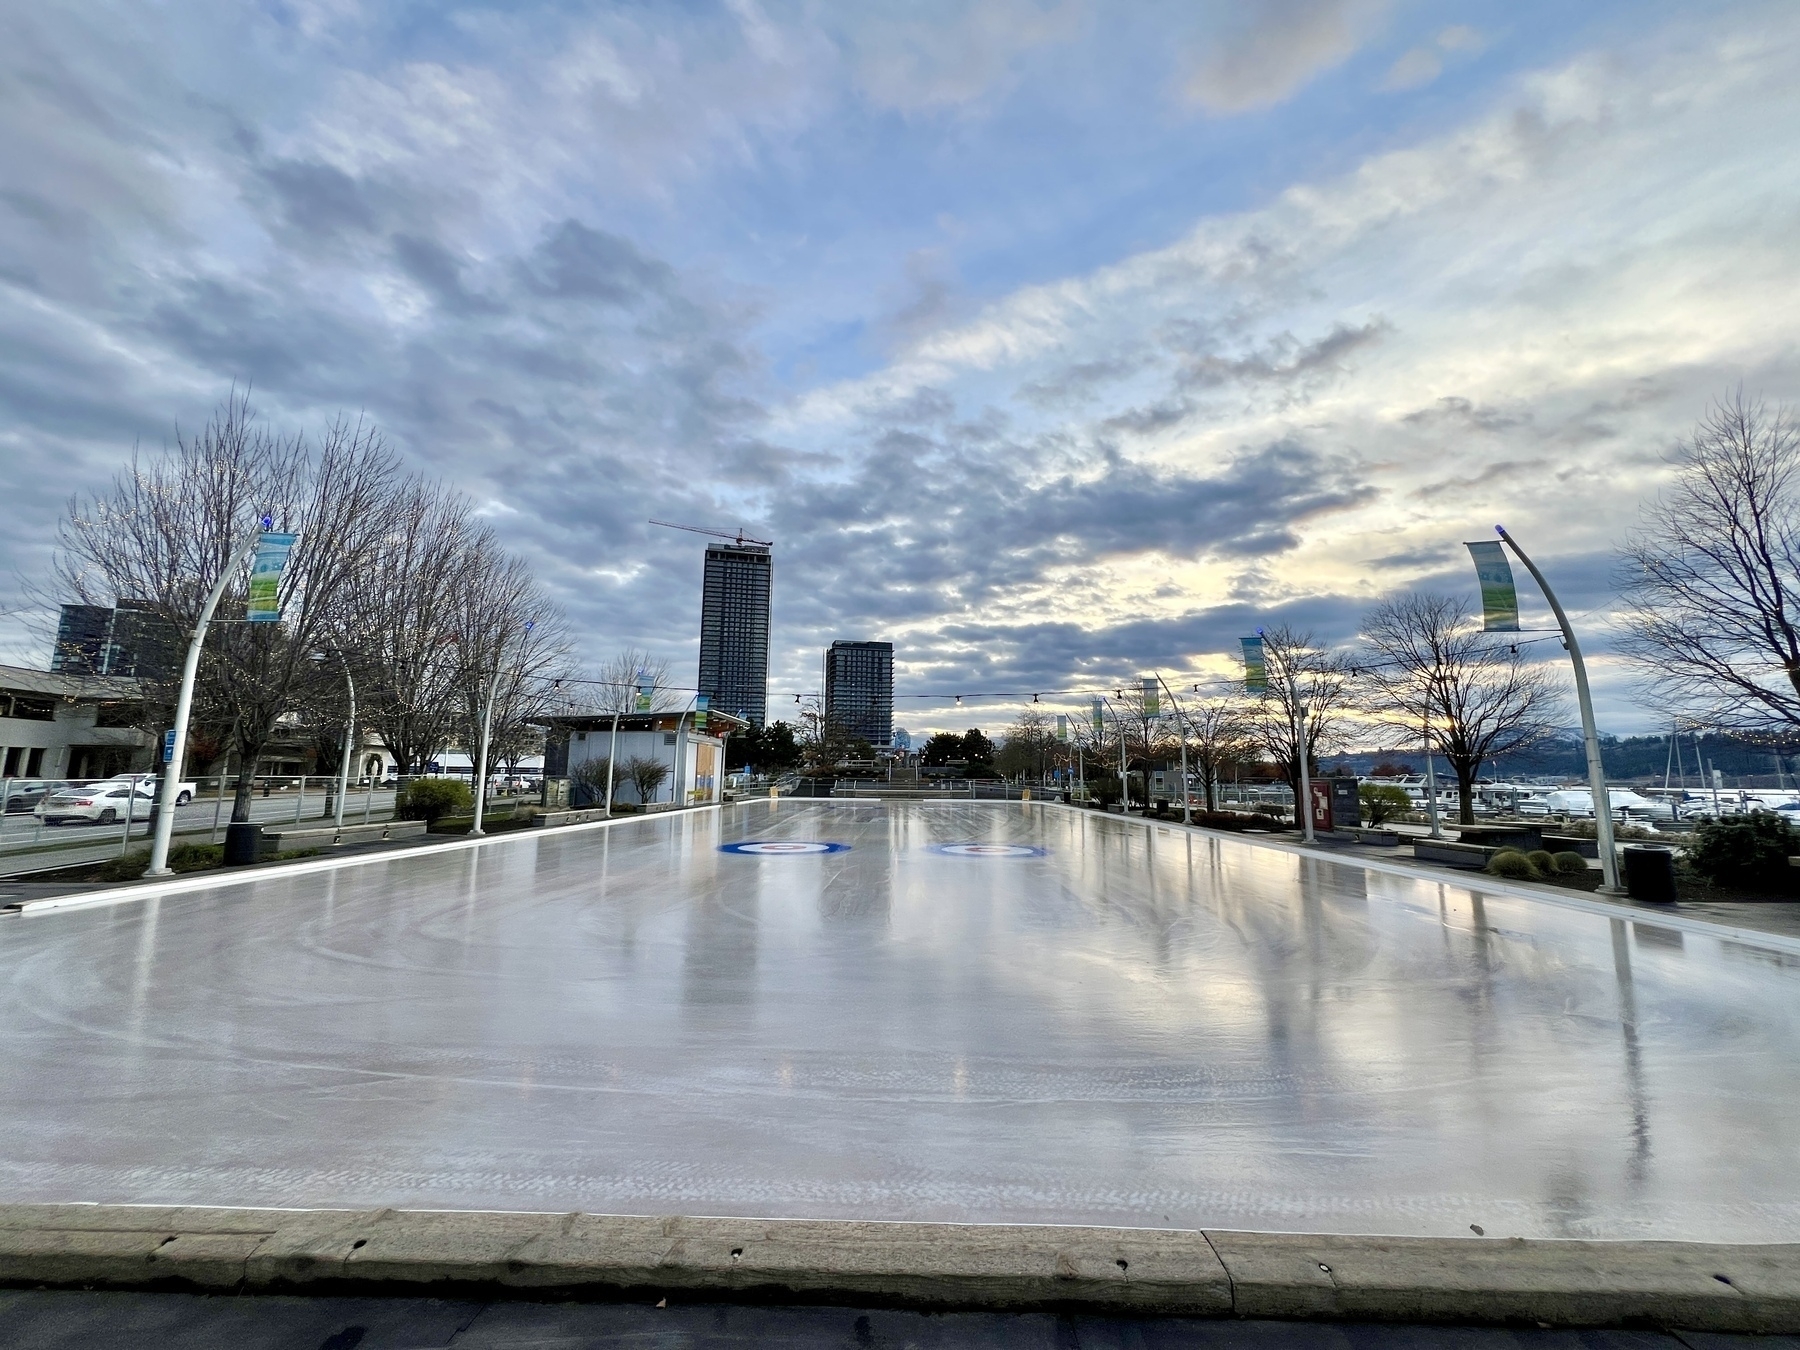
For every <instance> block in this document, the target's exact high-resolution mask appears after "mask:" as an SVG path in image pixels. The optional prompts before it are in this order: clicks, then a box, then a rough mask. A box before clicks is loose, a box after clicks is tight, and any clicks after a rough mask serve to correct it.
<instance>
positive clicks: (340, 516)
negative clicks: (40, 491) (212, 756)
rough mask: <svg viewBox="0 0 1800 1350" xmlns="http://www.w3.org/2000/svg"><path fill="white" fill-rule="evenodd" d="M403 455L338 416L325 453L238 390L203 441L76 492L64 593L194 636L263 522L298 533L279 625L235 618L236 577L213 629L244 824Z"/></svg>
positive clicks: (66, 528) (207, 696)
mask: <svg viewBox="0 0 1800 1350" xmlns="http://www.w3.org/2000/svg"><path fill="white" fill-rule="evenodd" d="M395 474H396V461H395V458H394V456H393V454H392V453H391V452H390V451H389V450H388V448H387V446H386V445H385V444H384V443H383V441H382V439H381V436H380V434H379V433H378V432H377V431H376V430H375V429H374V428H373V427H371V426H369V425H367V424H366V423H363V422H361V421H356V422H350V421H348V420H345V419H342V418H340V419H339V420H338V421H336V422H334V423H333V424H332V425H331V426H330V427H329V428H328V429H327V431H326V433H325V435H324V437H323V438H322V440H321V443H320V445H319V448H318V450H317V452H316V453H315V452H312V451H310V450H309V449H308V447H307V445H306V443H305V441H304V439H303V438H300V437H294V438H292V439H284V438H282V437H279V436H276V435H274V434H272V433H270V432H269V431H268V430H266V429H265V428H264V427H262V426H261V425H259V424H258V423H257V422H256V419H255V418H254V416H253V415H252V413H251V410H250V407H249V403H248V398H247V396H242V395H239V394H237V393H235V392H234V393H233V394H232V395H231V396H230V397H229V398H228V399H227V400H226V401H225V403H223V404H222V405H221V406H220V407H219V409H218V411H217V412H216V413H215V415H214V416H213V418H212V420H211V421H210V422H208V423H207V425H206V427H205V428H204V429H203V430H202V431H201V433H200V434H199V435H198V436H195V437H192V438H188V437H184V436H182V435H180V434H179V432H178V433H177V436H176V440H175V445H174V447H173V448H172V449H171V450H170V451H168V452H167V453H165V454H164V455H162V456H161V457H160V458H157V459H153V460H146V459H145V458H143V457H142V456H140V455H138V454H136V453H134V454H133V457H132V462H131V465H130V467H129V468H128V469H127V470H126V471H125V472H123V473H121V474H120V475H119V476H118V477H116V478H115V479H114V481H113V485H112V487H111V489H110V490H109V491H106V492H103V493H101V494H98V495H96V496H93V497H88V498H80V497H78V498H76V499H75V500H73V501H72V502H71V503H70V505H69V511H68V516H67V518H66V519H65V520H64V522H63V524H62V526H61V530H60V534H59V543H60V549H59V552H58V557H57V561H56V575H57V578H58V581H59V583H60V586H61V589H62V590H63V591H64V592H65V593H67V594H71V595H74V596H76V597H78V598H79V599H81V600H82V601H83V602H85V603H90V604H92V603H100V604H113V603H116V602H117V601H118V600H120V599H125V598H129V599H133V600H137V601H139V602H141V603H143V604H144V605H146V606H147V607H148V608H149V609H150V610H151V612H152V613H154V614H156V615H157V616H158V617H159V618H162V619H164V620H165V621H167V622H168V623H169V624H170V625H172V626H173V627H174V629H175V630H176V631H177V632H178V633H180V634H182V635H184V637H185V635H186V634H189V633H191V632H192V631H193V629H194V626H195V624H196V623H197V622H198V618H199V611H200V609H201V607H202V606H203V604H204V602H205V597H206V595H207V594H208V593H209V592H210V590H211V589H212V587H213V585H214V584H215V583H216V582H217V581H218V579H219V577H220V574H221V573H222V572H223V571H224V570H225V569H226V568H227V567H228V566H230V565H231V564H232V563H233V561H234V560H235V559H236V558H237V557H238V556H239V555H240V553H241V551H242V549H243V547H244V545H245V543H246V542H247V541H248V539H249V538H250V536H251V532H252V531H253V530H254V529H255V523H256V521H257V519H258V518H259V517H260V516H263V515H265V514H266V515H268V516H270V517H272V518H273V521H274V525H275V528H276V529H278V530H283V531H287V532H291V533H293V534H296V535H297V536H298V540H297V542H296V543H295V545H294V548H293V551H292V553H291V554H290V556H289V560H288V563H287V567H286V569H285V571H284V572H283V573H282V577H281V583H280V590H279V594H278V599H279V603H280V606H281V612H282V619H281V622H279V623H266V624H265V623H257V624H246V623H233V622H231V619H233V618H234V617H236V616H237V615H239V614H241V613H242V612H243V605H244V602H245V598H246V595H247V592H248V577H247V576H246V577H243V578H234V579H232V580H231V581H230V583H229V584H228V588H227V591H226V596H225V599H224V601H223V602H222V604H221V606H220V609H219V611H218V614H219V617H220V619H221V620H223V622H218V623H216V624H215V626H214V627H213V629H212V630H211V631H210V633H209V635H208V643H207V649H206V653H205V657H206V659H205V664H204V680H203V682H202V684H201V685H200V687H199V690H198V695H199V699H198V701H199V704H200V708H201V722H202V725H212V726H227V725H228V726H230V727H231V728H232V735H233V738H234V740H235V745H234V749H235V750H236V752H237V757H238V776H237V793H236V797H235V800H234V802H233V805H232V816H231V818H232V819H233V820H234V821H242V820H247V819H248V818H249V812H250V785H251V779H252V778H253V776H254V775H255V772H256V763H257V760H258V758H259V757H260V756H261V755H262V753H263V750H264V749H265V747H266V746H267V745H268V744H269V742H270V740H271V739H272V737H273V734H274V729H275V724H276V719H277V718H278V717H280V716H281V715H282V714H283V713H284V712H287V711H289V709H290V707H291V706H292V705H293V704H295V703H296V702H299V701H302V700H303V699H304V697H305V696H306V695H307V690H308V685H309V684H310V683H311V682H314V681H317V680H319V679H321V678H322V676H321V674H320V672H319V670H318V667H317V666H316V664H315V663H314V662H312V661H311V660H309V659H308V658H309V656H310V654H311V652H312V650H313V649H314V648H315V647H317V646H319V645H321V644H322V643H323V642H326V641H328V640H329V639H330V638H332V637H333V636H335V633H336V630H337V628H338V626H339V624H340V623H341V620H342V617H343V611H342V601H343V598H344V594H345V591H346V589H347V587H348V584H349V582H350V579H351V578H352V577H353V576H354V575H355V573H356V572H357V570H358V569H360V568H361V567H363V566H365V565H366V563H367V560H368V557H369V554H370V552H371V549H372V547H373V544H374V543H375V541H376V539H377V538H378V530H379V528H380V524H379V522H380V521H381V517H382V508H383V506H384V504H385V502H386V501H387V499H388V498H389V497H390V495H391V491H392V486H393V482H394V478H395Z"/></svg>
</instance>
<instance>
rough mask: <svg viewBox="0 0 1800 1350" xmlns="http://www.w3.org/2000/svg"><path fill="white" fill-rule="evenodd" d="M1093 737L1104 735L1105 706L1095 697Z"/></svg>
mask: <svg viewBox="0 0 1800 1350" xmlns="http://www.w3.org/2000/svg"><path fill="white" fill-rule="evenodd" d="M1094 735H1095V736H1096V737H1099V736H1104V735H1106V705H1105V704H1104V703H1102V702H1101V701H1100V699H1099V698H1098V697H1097V696H1096V697H1095V699H1094Z"/></svg>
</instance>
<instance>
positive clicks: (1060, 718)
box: [1056, 713, 1069, 742]
mask: <svg viewBox="0 0 1800 1350" xmlns="http://www.w3.org/2000/svg"><path fill="white" fill-rule="evenodd" d="M1056 739H1057V740H1059V741H1064V742H1067V740H1068V739H1069V715H1068V714H1067V713H1058V714H1056Z"/></svg>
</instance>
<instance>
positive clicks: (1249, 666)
mask: <svg viewBox="0 0 1800 1350" xmlns="http://www.w3.org/2000/svg"><path fill="white" fill-rule="evenodd" d="M1244 692H1245V693H1246V694H1266V693H1268V692H1269V665H1268V662H1267V661H1265V660H1264V659H1263V640H1262V639H1261V638H1259V637H1253V638H1245V639H1244Z"/></svg>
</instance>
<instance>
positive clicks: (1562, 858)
mask: <svg viewBox="0 0 1800 1350" xmlns="http://www.w3.org/2000/svg"><path fill="white" fill-rule="evenodd" d="M1550 861H1551V862H1552V863H1554V864H1555V865H1556V870H1557V871H1558V872H1559V873H1560V874H1561V875H1563V876H1565V877H1576V876H1580V875H1581V874H1582V873H1583V872H1585V871H1587V870H1588V865H1587V859H1586V858H1584V857H1582V856H1581V855H1580V854H1579V853H1575V852H1571V851H1567V850H1565V851H1564V852H1562V853H1555V854H1552V855H1551V857H1550Z"/></svg>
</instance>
